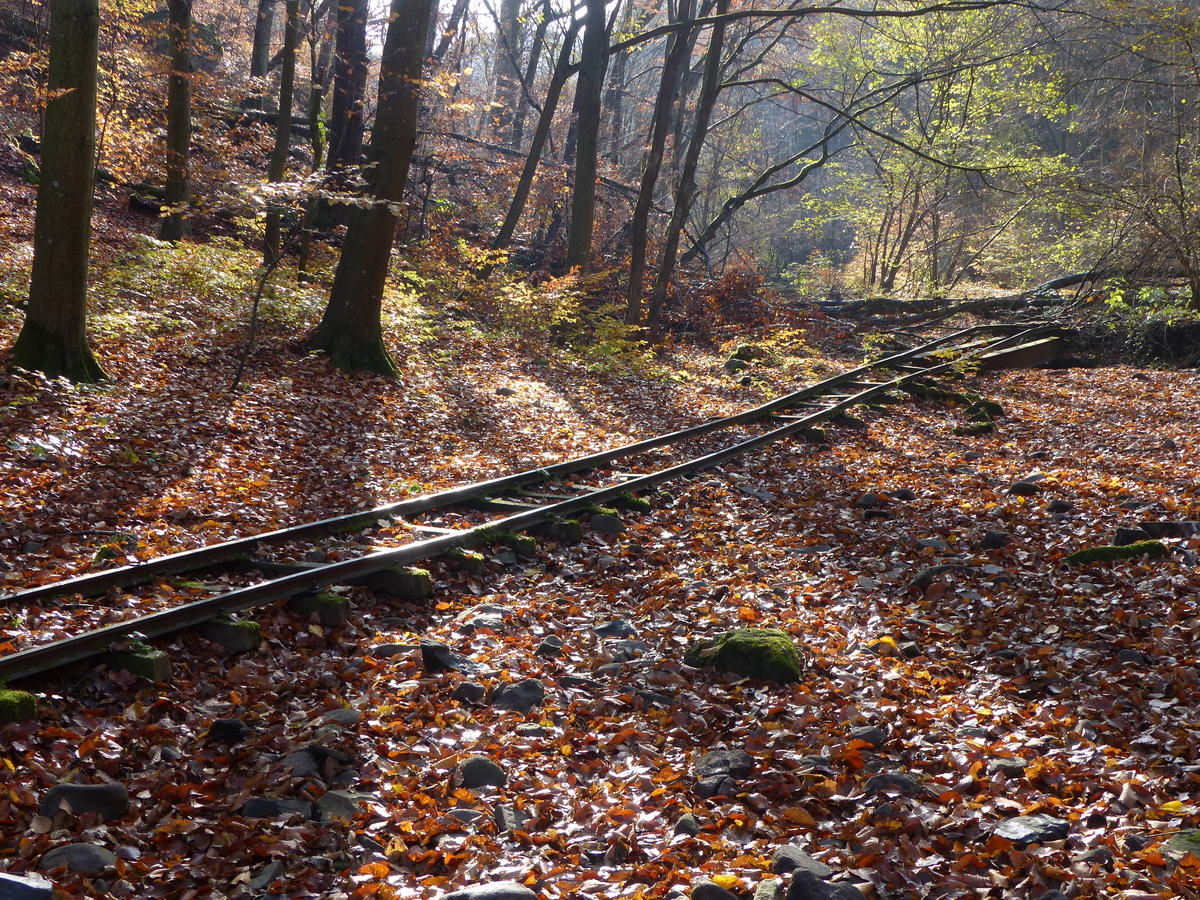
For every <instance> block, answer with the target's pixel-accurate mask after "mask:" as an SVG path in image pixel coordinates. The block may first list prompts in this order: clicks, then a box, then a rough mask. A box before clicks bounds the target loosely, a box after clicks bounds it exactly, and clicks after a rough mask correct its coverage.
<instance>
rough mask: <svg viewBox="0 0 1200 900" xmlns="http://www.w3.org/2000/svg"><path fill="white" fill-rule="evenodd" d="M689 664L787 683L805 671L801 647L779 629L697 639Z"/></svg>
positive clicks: (688, 659) (765, 629) (689, 657)
mask: <svg viewBox="0 0 1200 900" xmlns="http://www.w3.org/2000/svg"><path fill="white" fill-rule="evenodd" d="M684 659H685V661H686V662H687V664H688V665H690V666H697V667H700V666H708V667H712V668H716V669H724V670H726V671H729V672H736V673H737V674H738V675H744V676H746V677H747V678H760V679H762V680H763V681H777V682H780V683H781V684H787V683H790V682H793V681H799V680H800V675H801V673H802V672H803V671H804V657H803V656H802V655H801V653H800V648H799V647H797V646H796V644H795V643H793V642H792V639H791V637H790V636H789V635H788V634H787V632H785V631H780V630H779V629H778V628H738V629H736V630H734V631H726V632H725V633H724V634H719V635H717V636H716V637H713V638H705V639H703V640H700V641H697V642H696V643H695V644H693V645H692V646H691V647H690V648H689V649H688V651H687V655H686V656H685V657H684Z"/></svg>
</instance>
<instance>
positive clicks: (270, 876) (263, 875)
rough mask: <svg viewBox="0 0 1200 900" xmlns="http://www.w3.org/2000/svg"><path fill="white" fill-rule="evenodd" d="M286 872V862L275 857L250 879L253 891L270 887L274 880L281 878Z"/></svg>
mask: <svg viewBox="0 0 1200 900" xmlns="http://www.w3.org/2000/svg"><path fill="white" fill-rule="evenodd" d="M283 872H284V864H283V860H281V859H274V860H271V862H269V863H267V864H266V865H265V866H263V867H262V868H261V869H259V870H258V871H257V872H256V873H255V874H254V877H253V878H251V879H250V883H249V887H250V890H252V891H261V890H262V889H263V888H265V887H268V886H269V885H270V884H271V883H272V882H273V881H275V880H276V879H277V878H279V876H280V875H282V874H283Z"/></svg>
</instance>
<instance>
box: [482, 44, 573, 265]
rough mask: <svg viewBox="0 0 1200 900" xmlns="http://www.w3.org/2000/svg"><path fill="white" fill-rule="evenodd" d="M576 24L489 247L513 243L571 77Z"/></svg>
mask: <svg viewBox="0 0 1200 900" xmlns="http://www.w3.org/2000/svg"><path fill="white" fill-rule="evenodd" d="M579 27H580V23H579V22H572V23H571V24H570V25H569V26H567V33H566V35H565V36H564V37H563V43H562V47H561V48H560V49H559V51H558V61H557V62H556V63H555V65H554V74H553V75H552V76H551V77H550V85H549V87H548V88H547V89H546V99H545V100H544V101H542V114H541V116H539V117H538V123H537V127H536V128H535V129H534V132H533V140H532V141H531V142H530V145H529V155H528V156H526V157H525V167H524V168H523V169H522V170H521V177H520V178H519V179H518V180H517V187H516V190H515V191H514V192H513V198H512V203H510V204H509V206H508V214H507V215H506V216H505V217H504V224H503V225H501V226H500V231H499V232H498V233H497V234H496V237H495V240H493V241H492V246H493V247H495V248H497V249H500V248H502V247H507V246H508V245H509V244H510V243H512V237H513V234H514V233H516V230H517V225H518V224H519V223H520V221H521V214H522V213H523V212H524V211H525V204H526V202H527V201H528V200H529V191H530V189H531V188H532V187H533V179H534V176H535V175H536V174H537V168H538V164H539V162H541V158H542V153H543V151H544V150H545V149H546V140H547V139H548V138H549V136H550V126H551V125H553V124H554V113H555V111H556V110H557V109H558V101H559V99H560V98H561V97H562V90H563V87H564V86H565V85H566V83H567V79H568V78H569V77H570V72H571V50H572V48H573V47H574V46H575V36H576V35H577V34H579Z"/></svg>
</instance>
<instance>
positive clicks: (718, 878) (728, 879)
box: [712, 874, 742, 891]
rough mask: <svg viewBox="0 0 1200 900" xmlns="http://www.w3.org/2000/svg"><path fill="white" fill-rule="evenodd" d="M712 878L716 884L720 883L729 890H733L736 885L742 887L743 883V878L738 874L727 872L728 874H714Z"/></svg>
mask: <svg viewBox="0 0 1200 900" xmlns="http://www.w3.org/2000/svg"><path fill="white" fill-rule="evenodd" d="M712 880H713V882H714V883H715V884H719V885H720V886H721V887H723V888H725V890H727V891H730V890H733V889H734V888H735V887H740V886H741V883H742V879H740V878H738V877H737V876H736V875H727V874H726V875H714V876H713V877H712Z"/></svg>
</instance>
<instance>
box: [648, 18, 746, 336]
mask: <svg viewBox="0 0 1200 900" xmlns="http://www.w3.org/2000/svg"><path fill="white" fill-rule="evenodd" d="M727 12H729V0H717V12H716V14H717V15H718V16H721V15H724V14H725V13H727ZM724 43H725V23H724V22H718V23H717V24H716V25H714V26H713V30H712V35H711V36H710V37H709V43H708V53H707V55H706V56H705V59H704V76H703V81H702V83H701V87H700V99H699V100H697V101H696V121H695V123H694V124H693V126H692V137H691V141H690V142H689V143H688V148H687V155H686V156H685V157H684V160H683V171H682V172H681V173H680V175H679V187H678V189H677V190H676V192H675V207H674V209H672V210H671V221H670V222H669V223H668V224H667V233H666V235H665V236H664V238H663V248H662V257H661V259H660V260H659V265H658V278H657V279H655V282H654V292H653V294H652V295H651V297H650V313H649V317H648V318H649V322H648V325H649V327H650V331H651V333H652V334H653V333H656V332H657V331H658V327H659V323H660V322H661V320H662V309H663V305H664V304H665V303H666V299H667V288H668V286H669V285H670V284H671V276H672V275H674V274H675V260H676V259H677V258H678V254H679V240H680V238H681V237H682V236H683V226H684V225H685V224H687V220H688V216H689V215H690V214H691V210H692V200H693V199H694V198H695V196H696V170H697V168H698V167H699V165H700V152H701V150H703V149H704V139H705V137H706V136H707V135H708V126H709V124H710V123H711V121H712V112H713V108H714V107H715V106H716V103H717V95H718V94H719V93H720V92H721V53H722V51H723V49H724Z"/></svg>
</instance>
